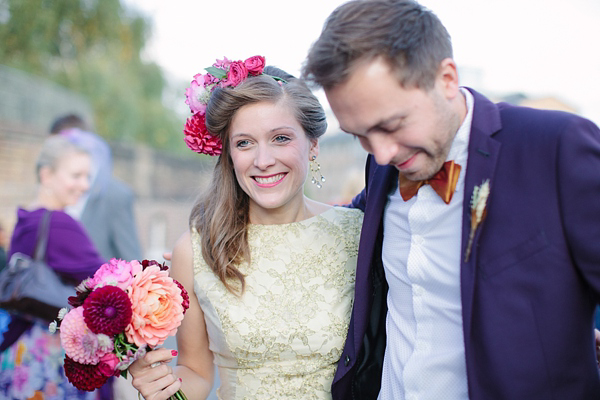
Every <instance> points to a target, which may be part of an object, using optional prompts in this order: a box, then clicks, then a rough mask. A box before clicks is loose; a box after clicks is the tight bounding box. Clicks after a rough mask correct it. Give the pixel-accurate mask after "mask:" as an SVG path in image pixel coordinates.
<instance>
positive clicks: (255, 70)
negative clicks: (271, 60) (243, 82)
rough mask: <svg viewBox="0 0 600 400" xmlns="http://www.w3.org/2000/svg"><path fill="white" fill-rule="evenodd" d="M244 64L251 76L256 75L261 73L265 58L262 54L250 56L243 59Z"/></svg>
mask: <svg viewBox="0 0 600 400" xmlns="http://www.w3.org/2000/svg"><path fill="white" fill-rule="evenodd" d="M244 64H245V65H246V68H247V69H248V73H249V74H250V75H251V76H257V75H260V74H262V73H263V70H264V69H265V58H264V57H263V56H254V57H250V58H248V59H246V61H244Z"/></svg>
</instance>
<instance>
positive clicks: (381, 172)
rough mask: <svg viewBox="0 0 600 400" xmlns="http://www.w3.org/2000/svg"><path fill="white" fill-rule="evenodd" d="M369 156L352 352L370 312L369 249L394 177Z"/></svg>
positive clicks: (393, 172)
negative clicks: (369, 164) (369, 165)
mask: <svg viewBox="0 0 600 400" xmlns="http://www.w3.org/2000/svg"><path fill="white" fill-rule="evenodd" d="M369 158H370V163H371V167H370V168H369V169H368V171H367V173H368V177H367V194H366V196H367V201H366V209H365V216H364V222H363V228H362V231H361V235H360V244H359V251H358V260H357V268H356V284H355V285H356V288H355V295H358V296H361V298H356V299H355V304H354V308H355V310H354V317H355V318H356V320H355V321H354V349H355V354H357V353H356V351H357V350H358V349H359V348H360V347H361V343H362V340H363V336H364V334H365V329H366V326H367V325H368V319H369V314H370V311H371V302H372V299H371V294H372V275H371V267H372V265H373V250H374V248H375V247H376V243H375V242H376V238H377V236H378V232H379V230H380V228H381V225H382V223H383V211H384V209H385V205H386V203H387V196H388V193H389V191H390V189H391V187H392V186H393V184H394V182H396V179H397V176H398V170H397V169H396V168H394V167H392V166H382V165H378V164H376V163H375V160H374V159H373V156H369ZM377 256H379V257H380V256H381V255H380V254H379V255H377Z"/></svg>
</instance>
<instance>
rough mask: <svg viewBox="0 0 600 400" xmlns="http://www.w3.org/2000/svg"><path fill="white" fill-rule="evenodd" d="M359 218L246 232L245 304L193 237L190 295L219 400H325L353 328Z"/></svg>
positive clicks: (341, 212)
mask: <svg viewBox="0 0 600 400" xmlns="http://www.w3.org/2000/svg"><path fill="white" fill-rule="evenodd" d="M361 224H362V212H361V211H359V210H353V209H346V208H341V207H333V208H331V209H329V210H327V211H326V212H324V213H322V214H320V215H317V216H315V217H312V218H309V219H307V220H304V221H299V222H294V223H289V224H281V225H249V227H248V242H249V245H250V253H251V263H250V264H249V265H248V264H245V265H240V266H238V268H239V269H240V271H241V272H242V273H243V274H244V275H245V277H246V278H245V279H246V289H245V292H244V293H243V294H242V295H241V296H237V295H235V294H233V293H231V292H229V291H228V290H227V289H226V288H225V286H224V285H223V283H222V282H221V281H220V280H219V278H218V277H217V276H216V275H215V274H214V273H213V271H212V270H211V269H210V268H209V267H208V265H207V264H206V263H205V262H204V259H203V258H202V252H201V249H200V237H199V235H198V233H196V232H193V233H192V242H193V248H194V291H195V293H196V296H197V298H198V301H199V303H200V306H201V308H202V311H203V312H204V318H205V321H206V327H207V332H208V337H209V343H210V350H211V351H212V352H213V354H214V357H215V358H214V360H215V364H216V365H217V366H218V367H219V376H220V379H221V386H220V388H219V390H218V392H217V393H218V394H219V397H220V398H223V399H266V398H277V399H286V398H287V399H315V398H316V399H328V398H331V393H330V392H331V382H332V379H333V375H334V373H335V368H336V365H337V362H338V360H339V358H340V356H341V353H342V350H343V347H344V342H345V340H346V333H347V329H348V324H349V321H350V311H351V308H352V299H353V295H354V279H355V268H356V256H357V252H358V240H359V233H360V227H361Z"/></svg>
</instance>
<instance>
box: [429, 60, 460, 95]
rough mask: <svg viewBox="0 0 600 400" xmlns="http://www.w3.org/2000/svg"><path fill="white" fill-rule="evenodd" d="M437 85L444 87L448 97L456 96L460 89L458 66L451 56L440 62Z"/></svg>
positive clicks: (443, 89) (443, 90)
mask: <svg viewBox="0 0 600 400" xmlns="http://www.w3.org/2000/svg"><path fill="white" fill-rule="evenodd" d="M435 83H436V86H438V87H439V88H441V89H442V92H443V94H444V95H445V97H446V98H447V99H453V98H455V97H456V96H457V95H458V93H459V91H460V88H459V83H458V68H457V67H456V63H455V62H454V60H453V59H451V58H445V59H443V60H442V62H441V63H440V66H439V68H438V73H437V75H436V78H435Z"/></svg>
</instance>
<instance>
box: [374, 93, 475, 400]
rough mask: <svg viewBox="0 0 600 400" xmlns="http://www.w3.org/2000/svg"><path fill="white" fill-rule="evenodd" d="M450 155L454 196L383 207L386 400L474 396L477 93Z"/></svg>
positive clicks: (428, 191)
mask: <svg viewBox="0 0 600 400" xmlns="http://www.w3.org/2000/svg"><path fill="white" fill-rule="evenodd" d="M461 92H462V93H463V94H464V96H465V97H466V102H467V108H468V112H467V116H466V117H465V120H464V121H463V123H462V125H461V126H460V128H459V130H458V132H457V134H456V136H455V138H454V141H453V142H452V147H451V149H450V152H449V154H448V158H447V160H454V161H455V162H456V163H458V164H460V165H461V171H460V175H459V178H458V183H457V185H456V189H455V192H454V195H453V197H452V201H451V202H450V204H445V203H444V201H443V200H442V199H441V198H440V197H439V196H438V195H437V193H436V192H435V191H434V190H433V189H432V188H431V186H429V185H425V186H422V187H421V188H420V189H419V191H418V193H417V195H416V196H415V197H413V198H412V199H410V200H408V201H406V202H405V201H404V200H403V199H402V197H401V196H400V193H399V191H398V189H395V190H394V191H393V192H392V193H390V194H389V196H388V203H387V205H386V209H385V212H384V225H383V226H384V231H383V232H384V238H383V252H382V257H383V265H384V269H385V277H386V279H387V282H388V284H389V292H388V296H387V304H388V313H387V320H386V330H387V344H386V350H385V356H384V362H383V376H382V385H381V392H380V393H379V399H381V400H413V399H415V400H416V399H418V400H440V399H444V400H459V399H460V400H464V399H468V391H467V370H466V361H465V348H464V340H463V325H462V306H461V298H460V264H461V263H460V253H461V248H460V247H461V229H462V207H463V194H464V184H465V183H464V182H465V172H466V169H467V168H466V167H467V157H468V144H469V133H470V131H471V120H472V118H473V96H472V95H471V93H469V92H468V91H467V90H466V89H462V88H461Z"/></svg>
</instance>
